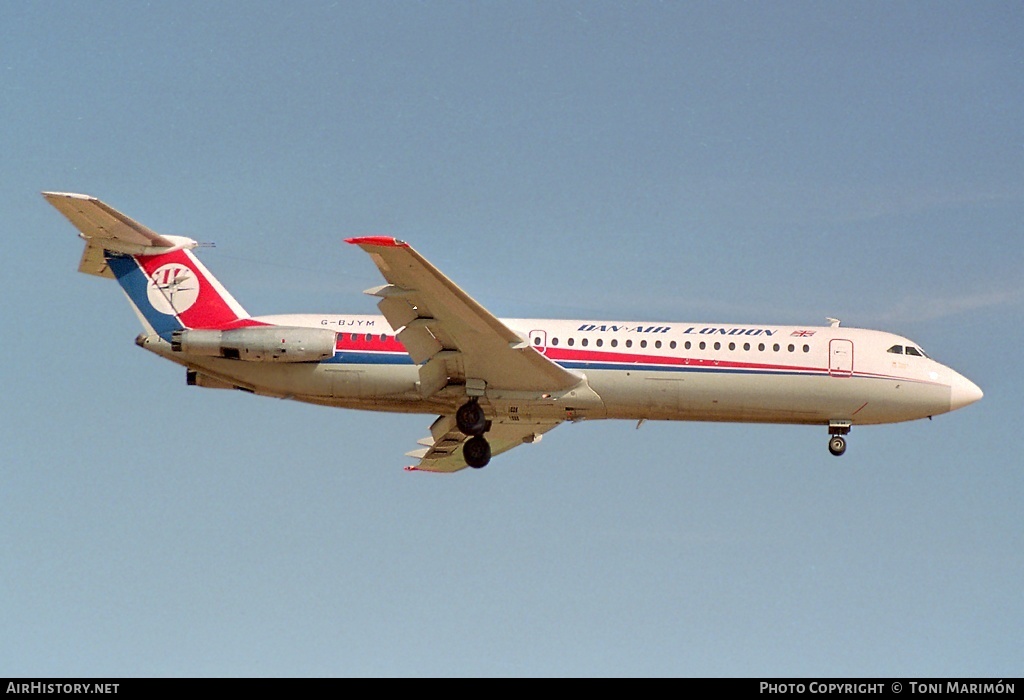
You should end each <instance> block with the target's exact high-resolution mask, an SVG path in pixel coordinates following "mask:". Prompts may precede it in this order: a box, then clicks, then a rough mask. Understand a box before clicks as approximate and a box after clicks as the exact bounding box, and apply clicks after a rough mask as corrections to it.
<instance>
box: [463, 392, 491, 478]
mask: <svg viewBox="0 0 1024 700" xmlns="http://www.w3.org/2000/svg"><path fill="white" fill-rule="evenodd" d="M455 425H456V426H458V428H459V430H461V431H462V432H463V433H464V434H466V435H469V436H470V438H469V440H466V444H465V445H463V446H462V456H463V457H464V458H465V459H466V464H468V465H469V466H471V467H473V468H474V469H481V468H483V467H486V466H487V463H488V462H490V461H491V444H490V443H489V442H487V438H485V437H484V433H486V432H487V430H488V428H490V427H491V425H490V422H488V420H487V416H485V415H484V409H483V407H482V406H480V404H479V403H478V402H477V400H476V399H475V398H473V399H470V400H469V401H467V402H466V403H464V404H462V405H461V406H459V409H458V410H457V411H456V412H455Z"/></svg>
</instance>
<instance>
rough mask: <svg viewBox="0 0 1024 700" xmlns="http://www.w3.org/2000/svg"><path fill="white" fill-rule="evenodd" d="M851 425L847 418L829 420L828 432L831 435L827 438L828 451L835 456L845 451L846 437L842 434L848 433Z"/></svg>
mask: <svg viewBox="0 0 1024 700" xmlns="http://www.w3.org/2000/svg"><path fill="white" fill-rule="evenodd" d="M852 426H853V423H851V422H850V421H848V420H830V421H829V422H828V434H829V435H831V436H832V437H830V438H829V439H828V451H829V452H831V453H832V454H833V455H835V456H836V457H840V456H842V454H843V453H844V452H846V438H844V437H843V436H844V435H849V434H850V428H851V427H852Z"/></svg>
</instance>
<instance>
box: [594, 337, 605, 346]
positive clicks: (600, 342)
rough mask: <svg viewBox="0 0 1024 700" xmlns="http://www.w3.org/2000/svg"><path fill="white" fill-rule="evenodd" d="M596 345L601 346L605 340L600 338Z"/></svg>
mask: <svg viewBox="0 0 1024 700" xmlns="http://www.w3.org/2000/svg"><path fill="white" fill-rule="evenodd" d="M596 345H597V347H601V346H602V345H604V341H603V340H601V339H600V338H598V339H597V343H596Z"/></svg>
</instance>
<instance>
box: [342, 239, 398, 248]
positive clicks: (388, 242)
mask: <svg viewBox="0 0 1024 700" xmlns="http://www.w3.org/2000/svg"><path fill="white" fill-rule="evenodd" d="M345 242H346V243H352V244H353V245H376V246H383V247H385V248H408V247H409V244H408V243H406V242H405V241H400V240H398V239H397V238H391V237H390V236H359V237H357V238H346V239H345Z"/></svg>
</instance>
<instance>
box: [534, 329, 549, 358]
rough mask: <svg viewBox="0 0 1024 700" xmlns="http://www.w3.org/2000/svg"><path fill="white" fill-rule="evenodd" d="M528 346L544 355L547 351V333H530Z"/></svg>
mask: <svg viewBox="0 0 1024 700" xmlns="http://www.w3.org/2000/svg"><path fill="white" fill-rule="evenodd" d="M530 345H532V346H533V349H534V350H536V351H537V352H539V353H540V354H541V355H544V354H545V353H547V351H548V332H547V331H530Z"/></svg>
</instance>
